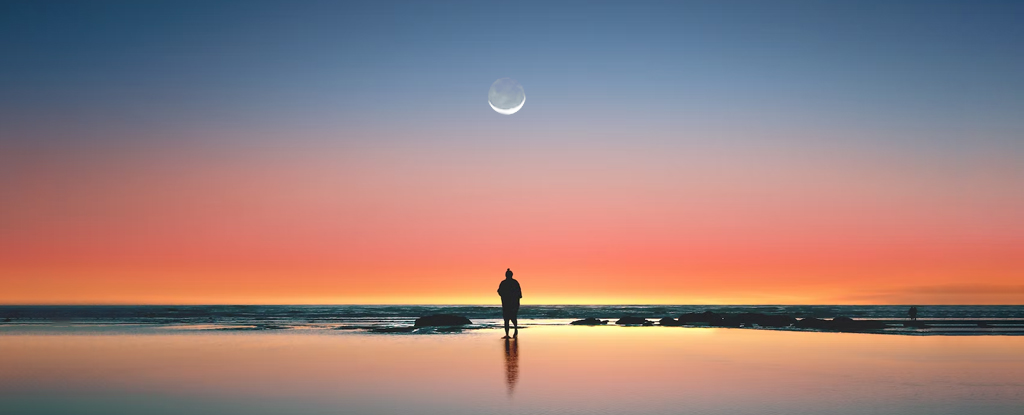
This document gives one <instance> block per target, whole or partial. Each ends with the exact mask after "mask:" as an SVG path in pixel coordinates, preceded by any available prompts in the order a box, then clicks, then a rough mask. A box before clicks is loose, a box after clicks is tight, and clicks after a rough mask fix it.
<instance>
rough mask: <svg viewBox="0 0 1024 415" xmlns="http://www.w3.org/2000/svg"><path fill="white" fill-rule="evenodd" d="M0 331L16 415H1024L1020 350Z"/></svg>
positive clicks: (0, 391)
mask: <svg viewBox="0 0 1024 415" xmlns="http://www.w3.org/2000/svg"><path fill="white" fill-rule="evenodd" d="M495 323H496V321H493V320H488V321H482V322H480V324H479V325H480V326H481V327H480V328H477V329H471V330H464V331H461V332H457V333H433V334H382V333H372V332H368V331H365V330H334V329H315V328H309V327H305V328H290V329H280V330H273V329H271V330H220V329H214V328H211V327H208V326H199V325H182V324H176V325H174V324H171V325H152V324H123V323H122V324H101V323H95V324H78V323H66V324H61V323H47V324H24V325H11V324H7V325H2V326H0V367H2V368H3V370H2V371H0V412H2V413H11V414H66V413H77V414H134V413H149V414H177V413H194V414H272V413H290V414H327V413H331V414H338V413H340V414H400V413H417V414H515V413H524V414H525V413H530V414H552V415H553V414H560V415H561V414H595V413H597V414H601V413H607V414H613V413H630V414H678V413H696V414H865V413H901V414H964V413H971V414H1017V413H1021V411H1024V336H996V335H981V336H977V335H975V336H890V335H877V334H863V333H827V332H808V331H775V330H746V329H731V328H694V327H659V326H653V327H622V326H615V325H609V326H597V327H580V326H570V325H567V324H564V323H562V322H558V324H552V322H551V321H546V320H543V319H524V320H523V321H522V322H521V324H522V325H523V326H524V327H523V328H522V329H521V331H520V336H519V338H518V339H514V340H511V341H508V342H506V341H505V340H503V339H501V338H500V337H501V335H502V334H503V333H502V331H501V330H500V329H499V328H497V327H496V324H495Z"/></svg>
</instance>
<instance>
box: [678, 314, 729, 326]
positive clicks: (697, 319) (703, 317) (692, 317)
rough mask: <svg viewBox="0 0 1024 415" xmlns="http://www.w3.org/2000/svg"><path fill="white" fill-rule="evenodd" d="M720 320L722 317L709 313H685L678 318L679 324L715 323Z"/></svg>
mask: <svg viewBox="0 0 1024 415" xmlns="http://www.w3.org/2000/svg"><path fill="white" fill-rule="evenodd" d="M721 320H722V315H721V314H718V313H714V312H711V311H705V312H703V313H686V314H683V315H680V316H679V322H680V323H682V324H686V323H715V322H719V321H721Z"/></svg>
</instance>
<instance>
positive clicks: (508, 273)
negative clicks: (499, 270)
mask: <svg viewBox="0 0 1024 415" xmlns="http://www.w3.org/2000/svg"><path fill="white" fill-rule="evenodd" d="M505 278H506V279H511V278H512V268H508V269H506V270H505Z"/></svg>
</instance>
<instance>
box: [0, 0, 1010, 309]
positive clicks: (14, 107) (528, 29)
mask: <svg viewBox="0 0 1024 415" xmlns="http://www.w3.org/2000/svg"><path fill="white" fill-rule="evenodd" d="M1022 19H1024V4H1021V3H1020V2H1012V1H1007V2H996V1H970V2H966V1H965V2H952V1H901V2H891V1H860V2H831V1H777V2H763V1H749V2H748V1H673V2H643V1H638V2H603V1H586V2H574V1H564V2H563V1H559V2H551V1H538V2H532V1H521V2H514V3H509V2H485V1H467V2H457V1H445V2H432V1H414V2H389V1H368V2H312V1H294V2H283V1H282V2H266V1H238V2H231V1H223V2H201V1H196V2H191V1H174V2H162V1H152V2H137V1H124V2H109V1H90V2H72V1H69V2H54V1H45V0H44V1H5V2H2V3H0V303H3V304H128V303H157V304H195V303H206V304H233V303H285V304H335V303H338V304H395V303H399V304H489V303H496V301H497V295H496V293H495V289H496V288H497V284H498V282H500V280H501V278H502V277H503V275H504V271H505V269H506V268H511V269H512V270H513V271H514V272H515V276H516V278H517V279H519V281H520V283H521V284H522V286H523V293H524V297H523V303H524V304H590V303H621V304H655V303H657V304H665V303H671V304H1024V214H1022V212H1024V185H1022V184H1024V53H1021V51H1022V50H1024V26H1022V25H1021V24H1020V23H1019V22H1020V21H1021V20H1022ZM505 77H509V78H513V79H515V80H517V81H519V82H520V83H521V84H522V86H523V87H524V90H525V93H526V95H527V96H528V98H529V99H528V100H527V101H528V102H527V104H526V105H525V106H524V107H523V108H522V110H520V111H519V112H518V113H516V114H514V115H500V114H497V113H496V112H494V111H493V110H492V109H491V108H490V107H489V106H488V105H487V91H488V88H489V87H490V85H491V83H493V82H494V81H495V80H497V79H499V78H505Z"/></svg>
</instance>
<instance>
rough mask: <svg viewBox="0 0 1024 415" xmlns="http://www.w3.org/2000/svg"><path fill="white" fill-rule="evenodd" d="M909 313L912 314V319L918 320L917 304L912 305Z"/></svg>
mask: <svg viewBox="0 0 1024 415" xmlns="http://www.w3.org/2000/svg"><path fill="white" fill-rule="evenodd" d="M907 314H908V315H909V316H910V321H917V306H911V307H910V310H909V311H907Z"/></svg>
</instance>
